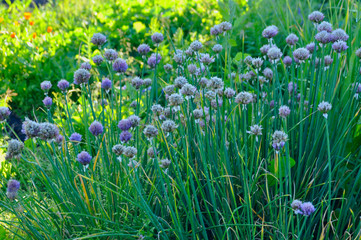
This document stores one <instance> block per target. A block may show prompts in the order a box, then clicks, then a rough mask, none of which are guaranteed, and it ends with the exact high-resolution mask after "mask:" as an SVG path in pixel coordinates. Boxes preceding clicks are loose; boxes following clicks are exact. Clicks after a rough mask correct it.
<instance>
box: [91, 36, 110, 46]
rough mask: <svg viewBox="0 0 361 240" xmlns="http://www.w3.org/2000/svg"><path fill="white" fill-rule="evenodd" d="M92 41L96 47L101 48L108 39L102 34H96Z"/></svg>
mask: <svg viewBox="0 0 361 240" xmlns="http://www.w3.org/2000/svg"><path fill="white" fill-rule="evenodd" d="M90 41H91V43H93V44H94V45H97V46H101V45H103V44H104V43H105V42H106V41H107V37H106V36H104V35H103V34H101V33H94V35H93V36H92V38H91V40H90Z"/></svg>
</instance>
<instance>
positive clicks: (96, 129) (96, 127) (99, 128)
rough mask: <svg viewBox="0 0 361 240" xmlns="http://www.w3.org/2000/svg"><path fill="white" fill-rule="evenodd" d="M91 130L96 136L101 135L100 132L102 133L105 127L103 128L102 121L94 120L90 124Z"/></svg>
mask: <svg viewBox="0 0 361 240" xmlns="http://www.w3.org/2000/svg"><path fill="white" fill-rule="evenodd" d="M89 131H90V132H91V134H93V135H94V136H98V135H100V134H102V133H103V132H104V128H103V125H102V124H101V123H100V122H98V121H94V122H92V124H90V126H89Z"/></svg>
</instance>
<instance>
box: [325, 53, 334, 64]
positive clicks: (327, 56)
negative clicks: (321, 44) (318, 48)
mask: <svg viewBox="0 0 361 240" xmlns="http://www.w3.org/2000/svg"><path fill="white" fill-rule="evenodd" d="M324 61H325V66H330V65H331V64H332V62H333V58H332V57H331V56H330V55H326V56H325V58H324Z"/></svg>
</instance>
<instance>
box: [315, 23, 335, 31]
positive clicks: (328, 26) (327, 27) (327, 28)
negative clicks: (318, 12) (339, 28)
mask: <svg viewBox="0 0 361 240" xmlns="http://www.w3.org/2000/svg"><path fill="white" fill-rule="evenodd" d="M317 31H319V32H322V31H326V32H329V33H331V32H332V24H331V23H329V22H322V23H320V24H319V25H318V26H317Z"/></svg>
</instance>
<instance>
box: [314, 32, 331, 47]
mask: <svg viewBox="0 0 361 240" xmlns="http://www.w3.org/2000/svg"><path fill="white" fill-rule="evenodd" d="M315 39H316V40H317V41H318V42H320V43H322V44H327V43H329V42H331V40H332V36H331V34H330V33H328V32H327V31H321V32H319V33H317V34H316V35H315Z"/></svg>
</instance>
